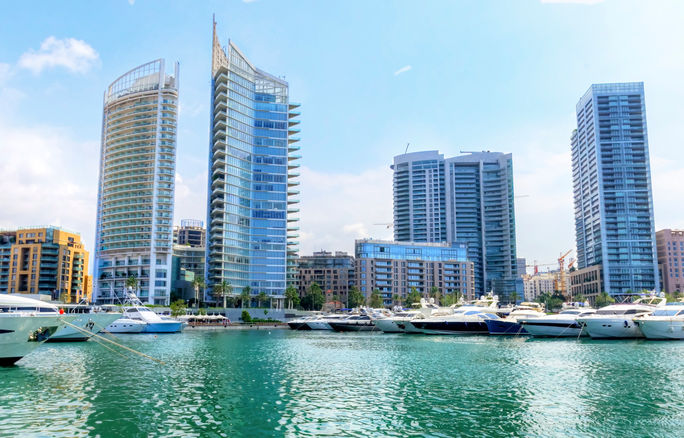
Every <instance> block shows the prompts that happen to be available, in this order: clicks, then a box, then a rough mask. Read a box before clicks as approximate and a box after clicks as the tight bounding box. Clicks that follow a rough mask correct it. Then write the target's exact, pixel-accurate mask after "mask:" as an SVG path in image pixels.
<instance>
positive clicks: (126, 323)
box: [102, 318, 147, 333]
mask: <svg viewBox="0 0 684 438" xmlns="http://www.w3.org/2000/svg"><path fill="white" fill-rule="evenodd" d="M145 328H147V323H146V322H144V321H140V320H138V319H129V318H119V319H117V320H116V321H114V322H112V323H111V324H109V325H108V326H107V327H106V328H105V329H104V330H102V332H103V333H142V332H144V331H145Z"/></svg>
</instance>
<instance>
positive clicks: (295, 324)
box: [287, 321, 311, 330]
mask: <svg viewBox="0 0 684 438" xmlns="http://www.w3.org/2000/svg"><path fill="white" fill-rule="evenodd" d="M287 325H288V327H290V329H292V330H311V327H309V324H307V322H306V321H290V322H288V323H287Z"/></svg>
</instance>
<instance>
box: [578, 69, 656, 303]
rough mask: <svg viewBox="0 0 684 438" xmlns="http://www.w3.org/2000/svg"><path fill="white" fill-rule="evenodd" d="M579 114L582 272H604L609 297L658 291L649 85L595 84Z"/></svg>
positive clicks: (579, 249)
mask: <svg viewBox="0 0 684 438" xmlns="http://www.w3.org/2000/svg"><path fill="white" fill-rule="evenodd" d="M576 110H577V129H576V130H575V131H574V132H573V133H572V175H573V188H574V197H575V235H576V239H577V264H578V270H580V271H583V270H584V269H585V268H588V267H591V266H596V265H601V270H602V274H601V276H600V278H602V280H603V285H602V289H603V290H605V291H606V292H608V293H610V294H611V295H621V294H627V293H630V292H638V291H641V290H643V289H647V290H658V289H659V278H658V264H657V259H656V247H655V228H654V221H653V200H652V195H651V171H650V164H649V152H648V136H647V129H646V107H645V102H644V84H643V83H641V82H637V83H618V84H594V85H592V86H591V87H590V88H589V90H587V92H586V93H585V94H584V96H582V98H581V99H580V100H579V102H578V103H577V107H576Z"/></svg>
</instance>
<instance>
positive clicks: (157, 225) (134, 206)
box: [93, 59, 178, 304]
mask: <svg viewBox="0 0 684 438" xmlns="http://www.w3.org/2000/svg"><path fill="white" fill-rule="evenodd" d="M174 66H175V70H174V72H173V74H172V75H168V74H166V70H165V63H164V60H163V59H158V60H156V61H152V62H149V63H147V64H143V65H141V66H139V67H136V68H134V69H133V70H131V71H129V72H128V73H126V74H124V75H123V76H121V77H120V78H118V79H117V80H115V81H114V82H113V83H112V84H111V85H110V86H109V87H108V88H107V90H106V92H105V96H104V114H103V119H102V147H101V154H100V180H99V192H98V203H97V221H96V223H97V225H96V227H97V228H96V231H95V267H94V281H93V283H94V294H95V297H94V299H95V300H96V301H98V302H100V303H116V302H118V301H120V300H122V299H123V298H124V297H125V287H126V285H125V283H126V279H127V278H128V277H131V276H133V277H136V278H137V279H138V296H139V298H140V299H141V301H143V302H145V303H150V304H169V297H170V290H171V257H172V248H171V242H172V239H173V235H172V226H173V201H174V181H175V172H176V123H177V118H178V63H175V64H174Z"/></svg>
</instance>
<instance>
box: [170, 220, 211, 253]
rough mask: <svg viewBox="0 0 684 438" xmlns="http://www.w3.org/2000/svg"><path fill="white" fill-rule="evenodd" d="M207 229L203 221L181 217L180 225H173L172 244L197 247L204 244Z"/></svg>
mask: <svg viewBox="0 0 684 438" xmlns="http://www.w3.org/2000/svg"><path fill="white" fill-rule="evenodd" d="M206 237H207V231H206V229H205V228H204V222H202V221H200V220H197V219H183V220H182V221H181V224H180V227H173V244H174V245H186V246H192V247H194V248H199V247H202V248H204V246H205V245H206Z"/></svg>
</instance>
